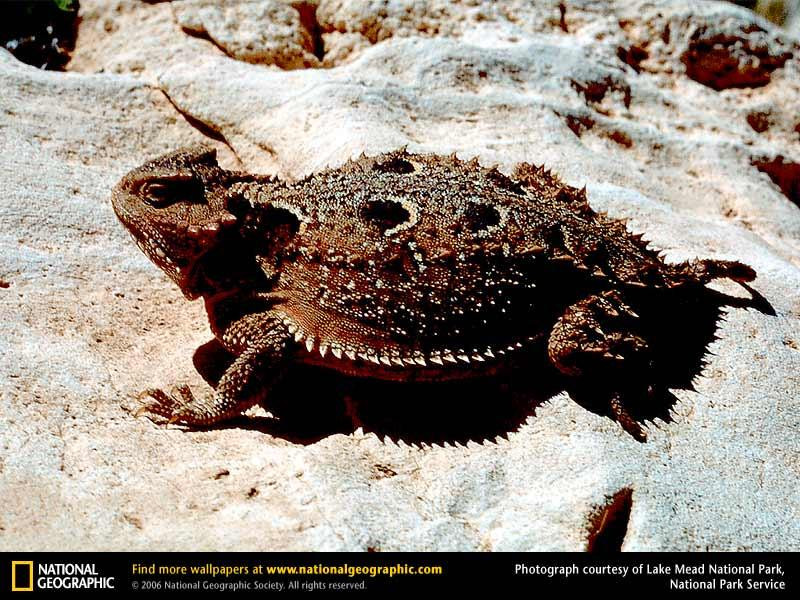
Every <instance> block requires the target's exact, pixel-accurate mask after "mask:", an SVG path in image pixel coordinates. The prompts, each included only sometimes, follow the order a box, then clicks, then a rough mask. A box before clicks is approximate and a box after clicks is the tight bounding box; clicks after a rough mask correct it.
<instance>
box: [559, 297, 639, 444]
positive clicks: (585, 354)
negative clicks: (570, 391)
mask: <svg viewBox="0 0 800 600" xmlns="http://www.w3.org/2000/svg"><path fill="white" fill-rule="evenodd" d="M638 320H639V316H638V315H637V314H636V313H635V312H634V311H633V310H632V309H631V308H630V307H629V306H627V305H626V304H625V303H624V302H623V301H622V297H621V295H620V294H619V293H618V292H616V291H607V292H603V293H601V294H597V295H593V296H589V297H587V298H585V299H583V300H581V301H579V302H577V303H575V304H573V305H572V306H570V307H569V308H567V310H566V311H565V312H564V314H563V315H562V316H561V317H560V318H559V319H558V321H557V322H556V324H555V326H554V327H553V329H552V331H551V333H550V338H549V340H548V346H547V351H548V356H549V359H550V362H552V363H553V365H554V366H555V367H556V368H557V369H558V370H559V371H561V372H562V373H563V374H565V375H567V376H570V377H572V378H574V380H575V382H576V383H577V384H578V385H579V387H581V388H582V389H584V390H587V391H590V392H591V394H592V395H593V396H600V397H601V398H602V399H603V401H604V402H606V406H607V412H608V413H610V416H613V417H614V419H615V420H616V421H617V422H618V423H619V424H620V425H621V426H622V428H623V429H624V430H625V431H626V432H628V433H629V434H630V435H631V436H633V437H634V438H635V439H636V440H638V441H640V442H643V441H645V440H646V439H647V436H646V434H645V432H644V430H643V429H642V427H641V425H640V424H639V423H638V422H637V421H636V419H635V418H634V417H633V416H632V415H631V412H632V411H630V410H629V406H630V405H631V404H633V405H635V403H636V402H643V401H645V400H647V398H648V396H649V394H648V384H647V382H646V375H647V373H648V372H649V371H650V366H651V365H650V361H651V352H650V348H649V345H648V343H647V341H646V340H645V339H644V338H643V337H641V335H639V334H638V332H637V330H638Z"/></svg>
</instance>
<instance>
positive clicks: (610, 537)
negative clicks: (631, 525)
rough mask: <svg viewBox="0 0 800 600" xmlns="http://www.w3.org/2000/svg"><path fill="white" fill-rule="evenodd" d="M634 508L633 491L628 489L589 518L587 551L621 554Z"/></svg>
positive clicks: (615, 496) (619, 492) (616, 494)
mask: <svg viewBox="0 0 800 600" xmlns="http://www.w3.org/2000/svg"><path fill="white" fill-rule="evenodd" d="M632 508H633V490H632V489H631V488H627V487H626V488H622V489H621V490H619V491H618V492H616V493H615V494H614V495H613V496H611V498H610V500H609V502H608V503H607V504H605V505H604V506H602V507H600V508H598V509H597V510H595V511H594V512H593V513H592V515H591V516H590V517H589V537H588V538H587V541H586V551H587V552H597V553H601V554H608V553H615V552H621V551H622V543H623V542H624V541H625V534H626V533H627V532H628V522H629V521H630V518H631V509H632Z"/></svg>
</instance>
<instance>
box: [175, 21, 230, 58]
mask: <svg viewBox="0 0 800 600" xmlns="http://www.w3.org/2000/svg"><path fill="white" fill-rule="evenodd" d="M181 31H183V33H185V34H186V35H188V36H189V37H193V38H196V39H198V40H204V41H206V42H209V43H211V44H213V45H214V47H216V48H217V50H219V51H220V52H222V53H223V54H224V55H225V56H227V57H228V58H232V59H234V60H236V57H235V56H233V55H232V54H231V53H230V52H228V50H227V49H225V47H224V46H222V45H220V44H219V43H218V42H217V41H216V40H215V39H214V38H212V37H211V36H210V35H209V33H208V32H207V31H206V30H205V29H192V28H191V27H184V26H181Z"/></svg>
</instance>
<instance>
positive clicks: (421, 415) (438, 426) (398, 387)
mask: <svg viewBox="0 0 800 600" xmlns="http://www.w3.org/2000/svg"><path fill="white" fill-rule="evenodd" d="M745 287H746V289H747V290H748V291H749V292H750V294H751V297H750V298H738V297H733V296H728V295H725V294H722V293H720V292H716V291H714V290H711V289H708V288H704V289H703V290H702V291H701V293H699V294H698V293H697V291H696V290H695V292H694V293H693V294H691V295H689V294H687V295H683V296H681V295H679V296H675V295H669V296H665V297H663V298H651V299H649V300H648V303H649V306H648V307H647V309H648V310H647V311H646V313H647V315H649V316H646V317H645V318H644V328H645V331H646V333H647V339H648V340H649V341H650V343H651V347H652V351H653V357H654V361H653V364H654V368H653V369H652V370H650V371H648V372H647V373H646V374H644V373H643V374H642V376H641V378H640V379H639V380H638V381H634V382H631V381H628V382H626V383H627V384H628V385H631V383H633V384H635V385H636V386H638V388H639V389H646V390H648V393H647V396H646V398H645V399H644V401H642V402H637V403H632V404H631V405H630V406H629V407H628V408H629V412H630V413H631V416H632V417H633V418H634V419H635V420H636V421H638V422H639V423H645V422H647V421H650V422H653V423H658V422H659V421H661V422H663V423H664V424H669V423H671V422H672V421H673V419H672V416H671V411H672V408H673V407H674V405H675V403H676V401H677V398H676V396H675V395H674V394H673V393H672V391H670V390H674V389H684V390H692V389H693V388H694V385H693V384H694V380H695V379H696V378H697V377H698V376H702V372H703V369H704V367H705V366H706V363H707V357H708V355H709V353H708V347H709V345H710V344H711V343H712V342H713V341H714V340H716V339H718V338H717V336H716V332H717V329H718V326H719V323H720V321H721V320H722V319H723V318H724V311H723V307H726V306H728V307H736V308H753V309H755V310H758V311H759V312H762V313H764V314H768V315H774V314H775V312H774V310H773V309H772V307H771V306H770V304H769V302H767V300H766V299H765V298H763V296H761V295H760V294H758V292H756V291H755V290H753V289H751V288H749V286H745ZM637 309H638V307H637ZM644 314H645V311H643V316H644ZM231 360H232V357H230V355H228V354H227V352H226V351H225V350H224V349H223V348H222V347H221V346H220V345H219V343H218V342H216V340H212V341H210V342H208V343H207V344H204V345H203V346H201V347H200V348H198V349H197V351H196V352H195V356H194V363H195V367H196V368H197V370H198V372H199V373H200V374H201V375H202V376H203V378H204V379H206V381H208V383H209V384H211V385H212V386H214V385H216V383H217V382H218V381H219V378H220V377H221V375H222V373H223V372H224V370H225V368H226V367H227V365H228V364H230V362H231ZM617 383H618V382H615V381H613V379H611V378H610V379H609V381H608V384H609V387H614V385H615V384H617ZM563 391H566V392H567V393H568V394H569V396H570V397H571V398H572V399H573V400H574V401H575V402H576V403H577V404H579V405H580V406H582V407H583V408H585V409H586V410H589V411H591V412H593V413H595V414H598V415H602V416H606V417H608V418H610V419H613V417H612V415H611V412H610V409H609V407H608V400H607V398H606V397H604V395H603V393H602V390H599V389H598V386H597V385H591V386H589V385H582V384H581V383H580V382H577V383H575V382H573V381H571V380H570V379H569V378H567V377H565V376H563V375H562V374H560V373H559V372H558V371H556V369H554V368H553V367H551V366H550V364H549V362H548V361H547V358H546V350H545V348H544V345H543V344H542V345H541V346H540V347H534V348H532V349H531V350H529V351H528V352H526V353H520V354H519V355H518V356H517V357H516V359H515V360H514V361H513V362H512V363H509V364H508V365H506V366H505V367H504V368H503V369H502V370H501V371H499V372H498V373H497V374H496V375H493V376H489V377H481V378H475V379H469V380H455V381H449V382H438V383H418V382H415V383H398V382H387V381H379V380H375V379H367V378H356V377H349V376H346V375H342V374H339V373H337V372H336V371H333V370H331V369H323V368H319V367H311V366H305V365H300V364H297V365H293V366H291V367H290V368H289V370H288V372H287V374H286V376H285V377H284V378H283V379H282V380H281V382H279V383H278V384H277V385H276V386H275V387H274V388H273V389H272V390H271V392H270V398H269V406H268V407H267V410H268V411H269V412H270V413H271V414H272V415H273V416H272V417H268V416H253V417H240V418H237V419H233V420H230V421H226V422H224V423H220V424H218V425H215V426H214V428H215V429H223V428H234V427H235V428H245V429H256V430H258V431H262V432H264V433H267V434H270V435H272V436H275V437H279V438H282V439H286V440H287V441H290V442H292V443H296V444H313V443H315V442H317V441H319V440H321V439H324V438H326V437H328V436H331V435H335V434H351V433H353V432H354V431H356V430H357V429H358V428H362V429H363V431H365V432H371V433H374V434H375V435H377V436H378V437H379V438H380V439H388V440H392V441H395V442H399V441H403V442H404V443H407V444H412V445H424V444H429V445H430V444H440V445H443V444H448V443H449V444H456V443H457V444H466V443H468V442H470V441H471V442H477V443H484V442H492V441H494V440H496V439H497V438H498V437H507V436H508V435H509V434H511V433H513V432H515V431H517V430H519V429H520V428H521V427H522V426H523V425H524V424H525V423H526V422H527V421H528V420H529V419H531V418H535V416H536V409H537V408H538V407H539V406H541V405H542V404H544V403H546V402H548V401H549V400H550V399H551V398H552V397H553V396H555V395H557V394H559V393H560V392H563Z"/></svg>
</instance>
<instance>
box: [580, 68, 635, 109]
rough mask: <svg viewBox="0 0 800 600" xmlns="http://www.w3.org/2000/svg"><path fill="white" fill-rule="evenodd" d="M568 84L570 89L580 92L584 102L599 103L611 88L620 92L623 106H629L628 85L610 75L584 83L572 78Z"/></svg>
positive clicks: (629, 92) (629, 93) (629, 90)
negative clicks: (570, 86)
mask: <svg viewBox="0 0 800 600" xmlns="http://www.w3.org/2000/svg"><path fill="white" fill-rule="evenodd" d="M570 84H571V85H572V89H574V90H575V91H576V92H578V93H579V94H582V95H583V97H584V98H585V99H586V102H588V103H590V104H600V103H601V102H602V101H603V99H604V98H605V97H606V94H607V93H608V92H609V90H611V91H613V92H621V93H622V96H623V98H622V102H623V104H625V108H630V106H631V88H630V86H629V85H627V84H625V83H622V82H619V81H614V79H613V78H611V77H610V76H609V77H604V78H603V79H600V80H597V81H588V82H585V83H582V82H580V81H575V80H574V79H573V80H571V81H570Z"/></svg>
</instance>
